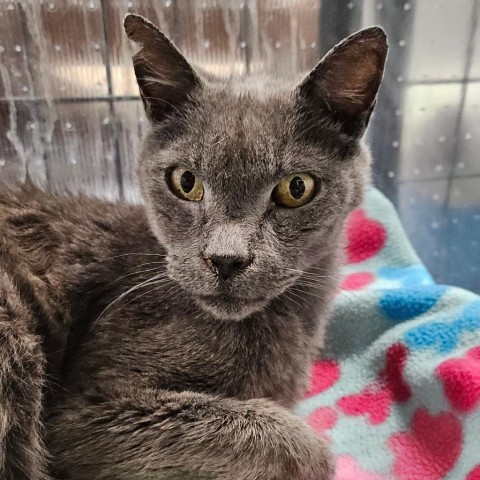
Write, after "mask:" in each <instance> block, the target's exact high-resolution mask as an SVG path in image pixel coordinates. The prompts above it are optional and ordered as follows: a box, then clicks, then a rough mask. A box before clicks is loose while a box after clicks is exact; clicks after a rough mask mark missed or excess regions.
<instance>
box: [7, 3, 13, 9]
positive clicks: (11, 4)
mask: <svg viewBox="0 0 480 480" xmlns="http://www.w3.org/2000/svg"><path fill="white" fill-rule="evenodd" d="M14 9H15V7H14V5H13V3H9V4H8V7H7V10H14Z"/></svg>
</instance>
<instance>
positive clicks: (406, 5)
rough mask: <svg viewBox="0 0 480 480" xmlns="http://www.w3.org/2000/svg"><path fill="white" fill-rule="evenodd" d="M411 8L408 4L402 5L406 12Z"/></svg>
mask: <svg viewBox="0 0 480 480" xmlns="http://www.w3.org/2000/svg"><path fill="white" fill-rule="evenodd" d="M411 8H412V5H411V4H410V3H405V4H404V5H403V9H404V10H405V11H406V12H408V11H409V10H410V9H411Z"/></svg>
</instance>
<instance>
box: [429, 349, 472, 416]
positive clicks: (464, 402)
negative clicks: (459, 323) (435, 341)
mask: <svg viewBox="0 0 480 480" xmlns="http://www.w3.org/2000/svg"><path fill="white" fill-rule="evenodd" d="M436 373H437V375H438V376H439V377H440V379H441V380H442V381H443V390H444V392H445V396H446V397H447V398H448V400H449V401H450V403H451V404H452V406H453V407H454V408H456V409H457V410H460V411H461V412H470V411H472V410H473V409H474V408H475V407H476V406H477V405H478V404H479V403H480V347H475V348H472V349H471V350H469V351H468V352H467V353H466V355H465V357H463V358H452V359H449V360H446V361H445V362H443V363H441V364H440V365H439V366H438V367H437V370H436Z"/></svg>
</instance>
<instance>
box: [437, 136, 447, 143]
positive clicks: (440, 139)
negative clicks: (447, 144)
mask: <svg viewBox="0 0 480 480" xmlns="http://www.w3.org/2000/svg"><path fill="white" fill-rule="evenodd" d="M446 139H447V137H446V136H445V135H440V136H439V137H438V141H439V142H441V143H443V142H444V141H445V140H446Z"/></svg>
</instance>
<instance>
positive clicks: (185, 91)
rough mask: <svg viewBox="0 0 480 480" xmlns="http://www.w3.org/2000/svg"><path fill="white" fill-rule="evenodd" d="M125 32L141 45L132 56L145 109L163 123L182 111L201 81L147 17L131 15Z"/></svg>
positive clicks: (156, 120) (125, 21)
mask: <svg viewBox="0 0 480 480" xmlns="http://www.w3.org/2000/svg"><path fill="white" fill-rule="evenodd" d="M124 27H125V32H126V33H127V36H128V38H129V39H130V40H133V41H134V42H135V43H137V44H138V45H139V46H140V47H141V48H140V50H139V51H138V52H137V53H136V54H135V55H134V56H133V67H134V69H135V75H136V77H137V82H138V86H139V88H140V95H141V97H142V101H143V104H144V106H145V112H146V114H147V116H148V117H149V119H150V120H152V121H153V122H156V123H161V122H163V121H164V120H165V119H166V118H167V117H168V116H169V115H172V114H173V115H174V114H175V113H176V112H181V110H182V107H184V106H185V105H186V104H187V103H188V102H189V99H190V98H191V95H192V93H193V92H194V90H196V89H199V88H201V87H202V85H203V84H202V81H201V80H200V77H199V76H198V75H197V73H196V72H195V71H194V69H193V68H192V67H191V65H190V64H189V63H188V62H187V60H186V59H185V57H184V56H183V55H182V54H181V53H180V51H179V50H178V48H177V47H175V45H174V44H173V43H172V42H171V41H170V40H169V39H168V38H167V37H166V36H165V35H164V34H163V33H162V32H161V31H160V30H159V29H158V28H157V27H156V26H155V25H153V23H151V22H149V21H148V20H147V19H145V18H143V17H142V16H140V15H134V14H128V15H127V16H126V17H125V20H124Z"/></svg>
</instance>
